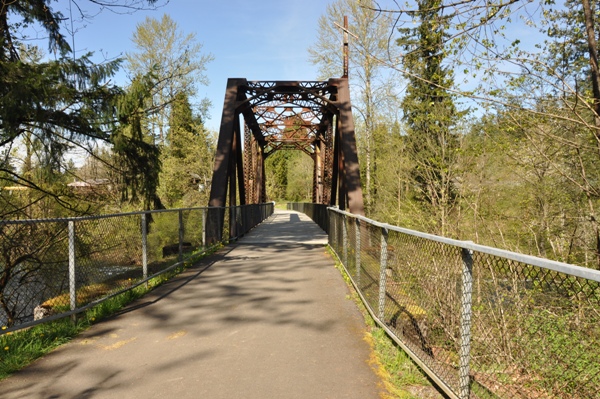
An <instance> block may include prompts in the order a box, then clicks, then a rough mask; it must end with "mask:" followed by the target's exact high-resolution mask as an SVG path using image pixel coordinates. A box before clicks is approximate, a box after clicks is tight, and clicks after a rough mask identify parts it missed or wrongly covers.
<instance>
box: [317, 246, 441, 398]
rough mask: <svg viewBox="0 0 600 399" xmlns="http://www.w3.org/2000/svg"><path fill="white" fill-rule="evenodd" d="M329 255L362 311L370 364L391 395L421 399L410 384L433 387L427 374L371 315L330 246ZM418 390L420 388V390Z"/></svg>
mask: <svg viewBox="0 0 600 399" xmlns="http://www.w3.org/2000/svg"><path fill="white" fill-rule="evenodd" d="M327 248H328V251H329V253H330V255H331V256H332V257H333V259H335V267H336V268H337V269H338V270H339V271H340V273H341V274H342V277H343V278H344V280H345V281H346V284H347V285H348V287H349V289H350V291H351V295H349V296H348V299H352V300H354V302H355V303H356V305H357V306H358V308H359V309H360V311H361V312H362V314H363V316H364V318H365V323H366V325H367V336H366V337H365V340H366V341H367V342H368V343H369V344H370V345H371V348H372V352H373V354H372V359H371V365H372V367H373V369H374V370H375V371H376V373H377V374H378V375H379V377H380V378H381V379H382V381H383V383H384V385H385V388H386V389H387V391H388V392H389V396H388V397H390V398H399V399H419V398H420V397H419V396H415V395H414V394H412V393H411V392H410V390H409V389H410V388H411V387H427V388H429V387H432V385H431V383H430V382H429V380H428V379H427V376H426V375H425V373H424V372H423V371H422V370H421V369H420V368H419V366H418V365H417V364H416V363H415V362H413V360H412V359H411V358H410V357H409V356H408V355H407V354H406V352H404V351H403V350H402V348H400V347H399V346H398V345H397V344H396V343H395V342H394V341H393V340H392V339H391V338H390V337H389V336H388V335H387V333H386V332H385V330H384V329H382V328H381V327H379V326H378V325H377V324H376V323H375V321H374V320H373V318H372V317H371V315H370V313H369V312H368V310H367V309H366V308H365V305H364V304H363V302H362V301H361V299H360V297H359V296H358V294H357V293H356V291H355V289H354V286H353V285H352V282H351V281H350V277H349V276H348V274H347V273H346V270H345V269H344V267H343V265H342V264H341V263H340V262H339V261H338V258H337V256H336V255H335V253H334V252H333V250H332V249H331V248H330V247H327ZM417 391H418V389H417Z"/></svg>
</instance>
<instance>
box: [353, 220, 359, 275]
mask: <svg viewBox="0 0 600 399" xmlns="http://www.w3.org/2000/svg"><path fill="white" fill-rule="evenodd" d="M354 220H355V221H356V223H355V225H354V231H355V233H354V236H355V237H356V240H355V245H354V248H355V249H354V250H355V256H356V258H355V259H356V260H355V263H356V285H357V286H358V287H360V219H359V218H356V219H354Z"/></svg>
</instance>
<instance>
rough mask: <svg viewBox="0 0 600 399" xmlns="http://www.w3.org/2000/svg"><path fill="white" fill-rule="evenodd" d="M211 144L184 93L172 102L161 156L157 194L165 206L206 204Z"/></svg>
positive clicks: (208, 189)
mask: <svg viewBox="0 0 600 399" xmlns="http://www.w3.org/2000/svg"><path fill="white" fill-rule="evenodd" d="M212 147H213V145H212V143H211V142H210V140H209V138H208V136H207V132H206V130H205V129H204V126H203V124H202V120H201V118H200V117H199V116H197V115H196V116H195V115H194V114H193V112H192V107H191V105H190V102H189V100H188V96H187V95H186V94H185V93H180V94H179V95H177V97H176V98H175V100H174V101H173V103H172V111H171V115H170V119H169V131H168V134H167V137H166V143H165V145H164V147H163V153H162V156H161V158H162V165H163V168H162V172H161V175H160V186H159V195H160V197H161V198H162V199H163V202H164V203H165V205H167V206H168V207H174V206H184V207H191V206H198V204H205V203H207V202H208V193H209V192H210V187H208V184H210V183H209V182H210V180H211V175H212V164H213V162H212V160H213V148H212Z"/></svg>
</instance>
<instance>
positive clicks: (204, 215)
mask: <svg viewBox="0 0 600 399" xmlns="http://www.w3.org/2000/svg"><path fill="white" fill-rule="evenodd" d="M207 216H208V209H207V208H202V248H206V218H207Z"/></svg>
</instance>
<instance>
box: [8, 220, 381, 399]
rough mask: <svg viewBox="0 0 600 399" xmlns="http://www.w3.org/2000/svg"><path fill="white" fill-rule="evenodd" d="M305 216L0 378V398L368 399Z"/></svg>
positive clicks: (344, 316) (342, 293)
mask: <svg viewBox="0 0 600 399" xmlns="http://www.w3.org/2000/svg"><path fill="white" fill-rule="evenodd" d="M325 243H326V236H325V235H324V234H323V232H322V231H321V230H320V229H319V228H318V227H317V226H316V225H315V224H314V223H312V221H310V220H309V219H308V218H307V217H306V216H304V215H303V214H299V213H296V212H292V211H279V212H277V213H276V214H275V215H274V216H272V217H271V218H269V220H267V221H266V222H264V223H263V224H262V225H260V226H258V227H257V228H256V229H255V230H253V231H252V232H251V233H250V234H248V235H247V236H246V237H244V238H242V239H241V240H240V241H238V242H237V243H236V244H234V245H232V246H229V247H227V248H225V249H223V250H222V251H220V252H219V253H218V254H216V255H214V256H212V257H210V259H206V260H204V261H203V262H201V263H200V264H198V265H196V266H194V267H193V268H191V269H189V270H188V271H186V272H185V273H183V274H182V275H180V276H179V277H178V278H176V279H174V280H173V281H172V282H170V283H168V284H166V285H164V286H162V287H160V288H158V289H157V290H155V291H153V292H152V293H151V294H150V295H148V296H146V297H144V298H142V299H141V300H140V301H138V302H136V303H134V304H132V305H131V306H130V307H129V308H128V309H126V310H125V311H123V312H121V313H120V314H119V315H117V316H116V317H114V318H111V319H110V320H106V321H103V322H101V323H99V324H97V325H95V326H93V327H92V328H91V329H90V330H88V331H86V332H85V333H84V334H82V335H81V336H80V337H78V338H77V339H76V340H74V341H73V342H71V343H70V344H68V345H65V346H63V347H61V348H59V349H58V350H56V351H54V352H53V353H51V354H50V355H48V356H46V357H45V358H43V359H41V360H40V361H37V362H36V363H35V364H33V365H32V366H30V367H28V368H27V369H25V370H23V371H21V372H19V373H17V374H16V375H14V376H12V377H11V378H8V379H7V380H5V381H3V382H0V392H1V394H0V396H2V398H6V399H9V398H25V397H27V398H74V397H86V398H88V397H93V398H211V399H212V398H227V399H230V398H360V399H364V398H377V397H379V396H380V395H381V394H382V391H381V383H380V381H379V379H378V377H377V376H376V374H375V372H374V371H373V370H372V369H371V367H370V366H369V357H370V350H369V346H368V344H367V343H366V342H365V341H364V340H363V337H364V333H365V327H364V322H363V320H362V316H361V315H360V313H359V312H358V310H357V309H356V306H355V304H354V303H353V302H352V301H350V300H348V299H346V295H347V288H346V286H345V283H344V282H343V280H342V278H341V276H340V275H339V272H338V271H337V270H336V269H335V268H334V267H333V260H332V259H331V257H330V256H329V255H327V254H326V252H325V249H324V247H323V245H324V244H325Z"/></svg>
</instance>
